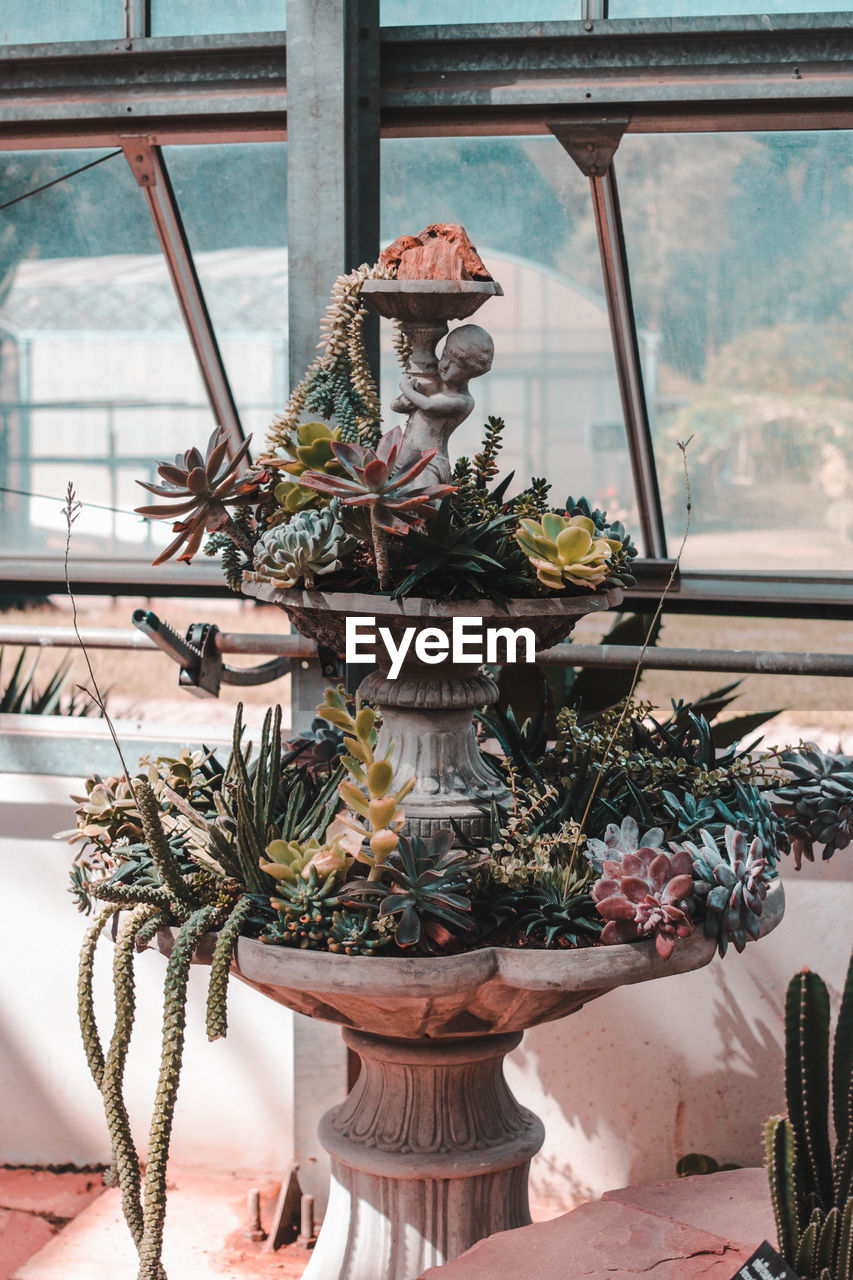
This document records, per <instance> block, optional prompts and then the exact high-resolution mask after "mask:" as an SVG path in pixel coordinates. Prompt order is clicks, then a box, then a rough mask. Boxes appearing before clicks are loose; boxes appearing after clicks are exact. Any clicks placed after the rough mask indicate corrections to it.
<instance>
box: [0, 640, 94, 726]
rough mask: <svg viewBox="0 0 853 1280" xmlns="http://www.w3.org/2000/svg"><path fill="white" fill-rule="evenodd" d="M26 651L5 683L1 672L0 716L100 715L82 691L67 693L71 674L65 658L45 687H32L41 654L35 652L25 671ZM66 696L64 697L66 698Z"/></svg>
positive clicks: (0, 655)
mask: <svg viewBox="0 0 853 1280" xmlns="http://www.w3.org/2000/svg"><path fill="white" fill-rule="evenodd" d="M3 653H4V650H3V648H2V646H0V667H2V663H3ZM28 657H29V650H28V649H27V648H26V647H24V648H22V649H21V651H20V653H19V654H18V657H17V660H16V662H15V666H14V667H13V669H12V674H11V675H10V676H9V679H8V680H6V681H5V682H4V681H3V679H2V672H0V715H20V716H88V715H92V714H97V715H99V716H102V715H103V711H102V710H101V708H99V707H97V706H96V705H95V704H94V703H93V702H92V700H91V699H90V698H89V697H88V696H87V695H86V694H85V693H84V692H82V691H81V690H79V689H72V690H71V691H70V692H68V681H69V677H70V674H71V662H70V660H69V659H68V658H66V659H64V661H62V662H61V663H60V664H59V666H58V667H57V668H56V670H55V671H54V673H53V675H52V676H51V677H50V679H49V680H48V682H47V684H46V685H45V686H44V687H43V688H42V689H38V688H37V687H36V684H35V673H36V667H37V666H38V663H39V658H40V657H41V654H40V653H36V656H35V658H34V659H33V661H32V663H31V664H30V668H29V671H26V666H27V660H28ZM66 695H67V696H66Z"/></svg>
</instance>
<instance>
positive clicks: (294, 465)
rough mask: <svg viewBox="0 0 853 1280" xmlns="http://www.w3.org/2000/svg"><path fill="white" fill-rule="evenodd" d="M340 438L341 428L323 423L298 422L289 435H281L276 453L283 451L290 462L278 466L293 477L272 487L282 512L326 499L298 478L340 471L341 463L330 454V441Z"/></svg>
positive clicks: (320, 502)
mask: <svg viewBox="0 0 853 1280" xmlns="http://www.w3.org/2000/svg"><path fill="white" fill-rule="evenodd" d="M340 438H341V432H340V428H339V427H330V426H328V425H327V424H326V423H325V422H300V423H299V425H298V426H297V427H296V430H295V432H294V433H293V434H292V435H288V436H285V437H284V438H283V440H282V442H281V444H280V445H279V446H278V448H277V449H276V455H277V456H280V455H281V454H282V453H285V454H287V455H288V456H289V458H290V461H289V462H281V463H278V464H277V465H279V466H280V467H281V470H282V471H287V472H288V473H289V474H290V475H291V476H293V477H294V479H293V480H282V481H281V482H280V483H279V484H277V485H276V487H275V498H276V501H277V502H278V504H279V506H280V507H282V508H283V510H284V511H287V512H290V513H293V512H294V511H299V510H301V508H303V507H308V506H317V505H318V504H319V505H322V504H323V503H324V502H325V501H326V499H325V498H321V497H319V495H318V493H317V490H316V489H310V488H308V486H307V485H304V484H300V482H299V481H300V477H301V476H303V475H304V473H305V472H306V471H324V472H330V473H332V474H340V472H341V464H340V463H339V462H338V460H337V458H336V457H335V455H334V454H333V453H332V443H333V442H334V441H336V440H337V441H339V440H340Z"/></svg>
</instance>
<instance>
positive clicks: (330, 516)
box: [250, 501, 352, 587]
mask: <svg viewBox="0 0 853 1280" xmlns="http://www.w3.org/2000/svg"><path fill="white" fill-rule="evenodd" d="M351 546H352V540H351V539H350V538H349V537H348V535H347V534H346V533H345V531H344V527H343V525H342V524H341V521H340V508H339V506H338V503H337V501H333V502H332V503H331V504H330V506H328V507H327V508H326V510H325V511H298V512H297V513H296V515H294V516H292V517H291V518H290V520H289V521H288V522H287V524H275V525H273V526H272V527H271V528H269V529H267V530H266V532H265V533H264V534H263V535H262V536H261V538H260V539H259V541H258V542H257V543H256V544H255V567H254V570H253V572H252V573H251V574H250V577H252V578H254V579H255V580H256V581H258V582H273V583H275V584H276V585H278V586H282V587H296V586H300V585H304V586H306V587H313V586H314V583H315V581H316V579H317V578H319V577H322V576H323V575H324V574H329V573H335V572H336V571H337V570H338V569H340V568H341V566H342V564H343V557H344V556H345V555H346V553H347V551H348V550H349V548H350V547H351Z"/></svg>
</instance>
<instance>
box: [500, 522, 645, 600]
mask: <svg viewBox="0 0 853 1280" xmlns="http://www.w3.org/2000/svg"><path fill="white" fill-rule="evenodd" d="M515 540H516V542H517V543H518V545H519V546H520V547H521V549H522V551H523V552H524V554H525V555H526V556H527V558H528V560H529V561H530V563H531V565H532V566H533V568H534V569H535V570H536V577H537V578H538V579H539V581H540V582H541V583H542V584H543V585H544V586H546V587H550V588H551V589H552V590H553V591H564V590H565V588H566V586H567V585H568V584H569V583H572V584H573V585H574V586H576V587H589V588H590V590H595V588H596V587H597V586H600V585H601V583H602V582H603V581H604V579H605V577H606V576H607V570H608V565H609V562H610V560H611V559H612V557H613V556H614V555H616V554H617V553H620V552H621V546H622V544H621V543H620V542H617V541H616V540H615V539H612V538H604V537H601V536H599V535H598V533H597V531H596V528H595V524H594V522H593V521H592V520H591V519H589V517H588V516H561V515H558V514H557V512H555V511H548V512H546V514H545V515H544V516H543V517H542V519H541V520H522V521H521V524H520V525H519V527H518V532H517V533H516V535H515Z"/></svg>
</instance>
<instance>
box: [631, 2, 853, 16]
mask: <svg viewBox="0 0 853 1280" xmlns="http://www.w3.org/2000/svg"><path fill="white" fill-rule="evenodd" d="M849 8H850V0H609V3H608V6H607V16H608V17H609V18H713V17H743V16H744V14H751V13H767V14H773V13H846V12H847V11H848V10H849Z"/></svg>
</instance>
